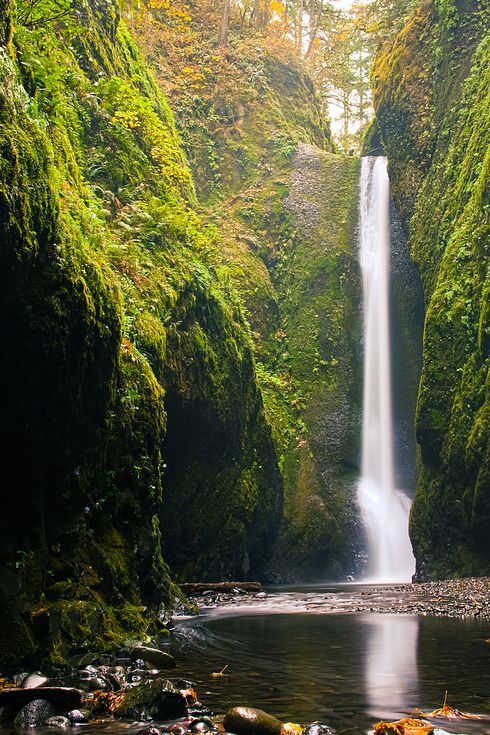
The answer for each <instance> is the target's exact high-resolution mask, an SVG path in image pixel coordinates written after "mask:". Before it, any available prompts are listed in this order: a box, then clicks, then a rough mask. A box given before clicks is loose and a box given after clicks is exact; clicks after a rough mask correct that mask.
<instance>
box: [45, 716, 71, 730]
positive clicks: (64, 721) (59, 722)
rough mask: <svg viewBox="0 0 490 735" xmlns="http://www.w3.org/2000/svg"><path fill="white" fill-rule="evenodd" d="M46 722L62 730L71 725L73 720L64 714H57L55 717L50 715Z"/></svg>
mask: <svg viewBox="0 0 490 735" xmlns="http://www.w3.org/2000/svg"><path fill="white" fill-rule="evenodd" d="M44 724H45V725H46V727H57V728H59V729H60V730H62V729H64V728H65V727H70V725H71V722H70V720H69V719H68V717H63V715H55V716H54V717H48V719H47V720H46V722H45V723H44Z"/></svg>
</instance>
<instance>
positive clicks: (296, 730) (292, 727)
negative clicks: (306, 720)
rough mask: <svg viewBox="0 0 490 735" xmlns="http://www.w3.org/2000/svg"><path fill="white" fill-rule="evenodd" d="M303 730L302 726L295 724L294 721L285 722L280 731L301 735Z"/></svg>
mask: <svg viewBox="0 0 490 735" xmlns="http://www.w3.org/2000/svg"><path fill="white" fill-rule="evenodd" d="M303 730H304V728H303V726H302V725H297V724H296V723H295V722H285V723H284V725H283V726H282V728H281V732H283V733H291V735H301V733H302V732H303Z"/></svg>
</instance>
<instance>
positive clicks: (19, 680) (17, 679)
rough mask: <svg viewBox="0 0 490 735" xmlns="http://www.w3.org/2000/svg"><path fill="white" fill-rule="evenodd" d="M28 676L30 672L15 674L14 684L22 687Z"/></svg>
mask: <svg viewBox="0 0 490 735" xmlns="http://www.w3.org/2000/svg"><path fill="white" fill-rule="evenodd" d="M27 676H29V672H28V671H23V672H22V673H21V674H15V676H14V677H13V680H14V684H15V685H16V686H18V687H20V685H21V684H22V682H23V681H24V679H25V678H26V677H27Z"/></svg>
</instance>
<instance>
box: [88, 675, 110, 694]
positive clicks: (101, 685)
mask: <svg viewBox="0 0 490 735" xmlns="http://www.w3.org/2000/svg"><path fill="white" fill-rule="evenodd" d="M88 685H89V689H90V691H92V692H96V691H99V690H100V691H101V692H107V691H109V690H110V689H112V687H111V684H110V682H109V681H108V679H107V677H105V676H102V674H99V675H98V676H94V678H93V679H90V681H89V684H88Z"/></svg>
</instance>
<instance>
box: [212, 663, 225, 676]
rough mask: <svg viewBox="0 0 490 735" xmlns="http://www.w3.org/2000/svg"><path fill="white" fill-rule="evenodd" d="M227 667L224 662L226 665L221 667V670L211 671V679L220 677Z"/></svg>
mask: <svg viewBox="0 0 490 735" xmlns="http://www.w3.org/2000/svg"><path fill="white" fill-rule="evenodd" d="M227 668H228V664H226V666H225V667H224V668H223V669H221V671H213V673H212V674H211V676H212V678H213V679H219V678H221V677H222V676H224V672H225V671H226V669H227Z"/></svg>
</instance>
